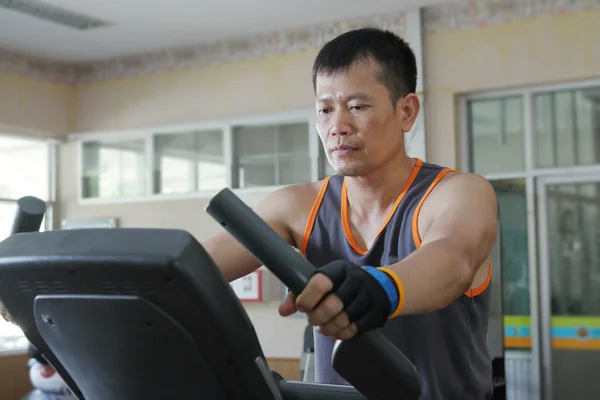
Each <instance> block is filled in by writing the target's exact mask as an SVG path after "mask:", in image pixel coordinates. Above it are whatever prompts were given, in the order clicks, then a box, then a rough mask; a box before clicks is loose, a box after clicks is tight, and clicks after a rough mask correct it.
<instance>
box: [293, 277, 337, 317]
mask: <svg viewBox="0 0 600 400" xmlns="http://www.w3.org/2000/svg"><path fill="white" fill-rule="evenodd" d="M331 289H333V283H332V282H331V280H330V279H329V278H328V277H326V276H325V275H323V274H321V273H317V274H315V275H314V276H313V277H312V278H311V279H310V280H309V281H308V284H307V285H306V287H305V288H304V290H303V291H302V293H300V295H299V296H298V298H297V299H296V308H297V309H298V310H300V311H303V312H306V313H308V312H310V311H312V310H313V309H314V308H315V307H316V305H317V304H319V302H320V301H321V299H323V297H325V295H326V294H327V293H329V292H330V291H331Z"/></svg>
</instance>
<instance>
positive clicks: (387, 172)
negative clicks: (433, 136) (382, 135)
mask: <svg viewBox="0 0 600 400" xmlns="http://www.w3.org/2000/svg"><path fill="white" fill-rule="evenodd" d="M415 163H416V160H415V159H414V158H409V157H408V156H406V155H404V154H403V155H402V156H401V157H396V158H394V159H392V160H390V161H388V162H387V163H385V164H383V165H381V166H380V167H378V168H376V169H374V170H372V171H370V172H369V173H368V174H367V175H363V176H347V177H345V181H346V187H347V191H348V203H349V205H350V207H351V208H352V212H353V213H355V214H358V215H367V214H372V213H373V212H376V213H386V212H387V211H388V210H389V208H390V207H391V205H392V204H394V202H395V201H396V199H397V198H398V196H399V195H400V193H401V192H402V188H403V187H404V185H405V184H406V181H407V180H408V178H409V176H410V173H411V172H412V170H413V168H414V166H415Z"/></svg>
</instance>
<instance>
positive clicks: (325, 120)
mask: <svg viewBox="0 0 600 400" xmlns="http://www.w3.org/2000/svg"><path fill="white" fill-rule="evenodd" d="M379 70H380V67H379V66H378V65H377V64H376V63H373V62H358V63H356V64H354V65H352V66H351V67H350V68H349V69H348V71H347V72H340V73H335V74H332V75H318V76H317V80H316V109H317V131H318V132H319V137H320V138H321V142H322V143H323V147H324V149H325V154H326V155H327V159H328V160H329V162H330V164H331V165H332V167H333V168H334V169H335V171H336V172H337V173H338V174H341V175H346V176H361V175H365V174H367V173H368V172H369V171H371V170H373V169H374V168H377V167H379V166H380V165H382V164H384V163H385V162H386V161H388V160H390V159H391V158H393V157H397V156H398V155H401V154H404V132H408V131H409V130H410V128H411V127H412V124H413V123H414V119H415V118H416V114H417V113H418V111H419V102H418V98H417V97H416V96H415V95H414V94H411V95H408V96H405V97H403V98H402V99H399V100H398V102H397V103H396V109H395V110H394V104H392V102H391V99H390V92H389V91H388V89H387V88H386V87H385V86H384V85H383V84H381V83H380V82H378V81H377V73H378V72H379Z"/></svg>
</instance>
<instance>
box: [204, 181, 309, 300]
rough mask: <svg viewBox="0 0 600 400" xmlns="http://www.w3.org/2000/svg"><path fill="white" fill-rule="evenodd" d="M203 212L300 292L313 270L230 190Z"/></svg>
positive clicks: (225, 191)
mask: <svg viewBox="0 0 600 400" xmlns="http://www.w3.org/2000/svg"><path fill="white" fill-rule="evenodd" d="M206 212H207V213H208V214H209V215H210V216H211V217H213V218H214V219H215V220H216V221H217V222H218V223H219V224H221V226H223V227H224V228H225V229H226V230H227V231H228V232H229V233H230V234H231V235H232V236H233V237H235V238H236V239H237V240H238V241H239V242H240V243H241V244H242V245H243V246H244V247H245V248H246V249H248V251H250V252H251V253H252V254H253V255H254V257H256V258H257V259H258V260H259V261H260V262H262V263H263V264H264V265H265V266H266V267H267V268H268V269H269V270H270V271H271V272H273V274H274V275H275V276H276V277H277V278H279V280H280V281H281V282H283V283H284V284H285V285H286V286H287V287H288V288H289V289H290V290H291V291H292V292H293V293H294V294H296V295H297V294H300V293H301V292H302V290H303V289H304V287H305V286H306V284H307V283H308V281H309V280H310V278H311V277H312V276H313V275H314V274H315V273H316V272H317V269H316V268H315V267H314V266H313V265H312V264H311V263H309V262H308V261H306V260H305V259H304V258H303V257H302V256H300V255H299V254H298V253H297V252H296V250H294V249H293V248H292V246H290V245H289V243H287V242H286V241H285V240H283V238H282V237H281V236H279V235H278V234H277V233H276V232H275V231H274V230H273V229H271V227H269V225H267V224H266V223H265V222H264V221H263V220H262V219H261V218H260V217H259V216H258V215H256V213H254V211H252V209H251V208H250V207H248V206H247V205H246V204H245V203H244V202H243V201H241V200H240V199H239V197H237V196H236V195H235V194H234V193H233V192H232V191H231V190H229V189H223V190H221V191H220V192H219V193H218V194H217V195H216V196H215V197H213V198H212V199H211V200H210V202H209V203H208V205H207V206H206Z"/></svg>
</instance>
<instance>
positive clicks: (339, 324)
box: [319, 312, 350, 336]
mask: <svg viewBox="0 0 600 400" xmlns="http://www.w3.org/2000/svg"><path fill="white" fill-rule="evenodd" d="M348 327H350V321H348V314H346V313H345V312H343V313H340V314H338V315H337V316H336V317H335V318H333V319H332V320H330V321H329V322H327V323H326V324H323V325H320V326H319V330H320V332H321V333H322V334H323V335H326V336H337V335H338V334H339V333H340V332H343V331H344V330H346V329H347V328H348Z"/></svg>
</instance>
